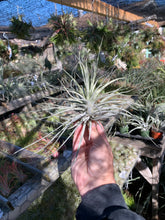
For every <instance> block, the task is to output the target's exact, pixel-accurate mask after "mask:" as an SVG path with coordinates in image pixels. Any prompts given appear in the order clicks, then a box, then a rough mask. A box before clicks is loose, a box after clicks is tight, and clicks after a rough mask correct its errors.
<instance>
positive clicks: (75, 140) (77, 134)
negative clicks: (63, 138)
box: [73, 124, 85, 151]
mask: <svg viewBox="0 0 165 220" xmlns="http://www.w3.org/2000/svg"><path fill="white" fill-rule="evenodd" d="M82 132H83V124H81V125H79V126H78V127H77V129H76V131H75V133H74V136H73V151H77V150H78V149H79V148H80V147H81V146H83V145H85V140H84V137H83V136H82ZM80 142H81V143H80Z"/></svg>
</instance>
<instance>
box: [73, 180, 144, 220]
mask: <svg viewBox="0 0 165 220" xmlns="http://www.w3.org/2000/svg"><path fill="white" fill-rule="evenodd" d="M76 219H77V220H102V219H104V220H106V219H110V220H132V219H133V220H144V218H143V217H141V216H139V215H137V214H136V213H135V212H132V211H131V210H129V209H128V207H127V206H126V204H125V201H124V199H123V196H122V194H121V191H120V188H119V186H118V185H117V184H107V185H102V186H100V187H97V188H95V189H93V190H91V191H89V192H87V193H86V194H85V195H84V196H83V197H82V202H81V203H80V205H79V207H78V209H77V213H76Z"/></svg>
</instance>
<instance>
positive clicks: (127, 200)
mask: <svg viewBox="0 0 165 220" xmlns="http://www.w3.org/2000/svg"><path fill="white" fill-rule="evenodd" d="M122 195H123V197H124V200H125V203H126V205H127V206H128V208H129V209H131V210H135V209H136V204H135V201H134V198H133V196H132V195H131V194H129V193H128V192H127V191H125V192H124V191H123V192H122Z"/></svg>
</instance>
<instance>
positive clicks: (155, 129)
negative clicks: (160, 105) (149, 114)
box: [150, 114, 165, 139]
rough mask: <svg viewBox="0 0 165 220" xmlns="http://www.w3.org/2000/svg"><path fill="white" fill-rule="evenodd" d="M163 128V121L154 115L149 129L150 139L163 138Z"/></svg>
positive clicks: (157, 115)
mask: <svg viewBox="0 0 165 220" xmlns="http://www.w3.org/2000/svg"><path fill="white" fill-rule="evenodd" d="M164 126H165V121H164V120H163V119H161V118H160V116H159V114H156V116H155V118H154V123H153V125H152V127H151V132H150V133H151V137H152V138H154V139H161V138H162V137H163V131H162V128H163V127H164Z"/></svg>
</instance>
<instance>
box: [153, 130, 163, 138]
mask: <svg viewBox="0 0 165 220" xmlns="http://www.w3.org/2000/svg"><path fill="white" fill-rule="evenodd" d="M151 137H152V138H154V139H161V138H162V137H163V132H161V131H157V130H155V129H151Z"/></svg>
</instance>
